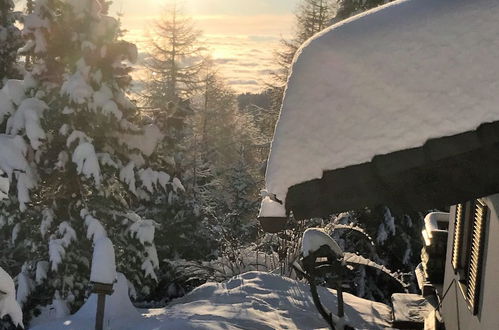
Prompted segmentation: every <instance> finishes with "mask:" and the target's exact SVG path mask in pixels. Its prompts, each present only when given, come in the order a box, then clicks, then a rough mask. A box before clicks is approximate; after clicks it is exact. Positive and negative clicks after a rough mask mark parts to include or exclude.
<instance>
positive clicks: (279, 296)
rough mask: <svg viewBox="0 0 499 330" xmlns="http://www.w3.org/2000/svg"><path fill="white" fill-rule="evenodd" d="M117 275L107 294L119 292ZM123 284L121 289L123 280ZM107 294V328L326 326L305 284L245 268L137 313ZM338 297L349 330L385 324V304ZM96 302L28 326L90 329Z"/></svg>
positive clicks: (329, 294)
mask: <svg viewBox="0 0 499 330" xmlns="http://www.w3.org/2000/svg"><path fill="white" fill-rule="evenodd" d="M120 277H121V276H118V283H117V285H116V287H117V288H116V289H115V293H114V294H113V296H114V295H117V293H118V291H120V292H121V290H119V289H118V287H120V282H121V279H120ZM123 286H124V289H125V290H124V292H125V293H126V283H124V285H123ZM318 291H319V294H320V296H321V301H322V302H323V303H324V305H326V306H328V308H330V309H331V310H336V309H337V307H336V306H337V297H336V292H335V291H334V290H331V289H326V288H323V287H319V288H318ZM113 296H111V297H110V299H109V298H108V299H106V309H105V310H106V315H105V318H106V319H105V322H104V324H105V326H107V327H109V328H111V329H122V330H132V329H157V330H163V329H165V330H166V329H290V330H297V329H328V326H327V324H326V322H325V321H324V320H323V319H322V318H321V317H320V314H319V312H317V310H316V309H315V305H314V303H313V300H312V296H311V294H310V288H309V286H308V285H307V284H305V283H300V282H296V281H294V280H292V279H289V278H286V277H281V276H278V275H273V274H269V273H263V272H256V271H255V272H248V273H245V274H242V275H239V276H236V277H233V278H231V279H230V280H228V281H226V282H223V283H216V282H210V283H206V284H204V285H202V286H200V287H198V288H196V289H194V290H193V291H192V292H190V293H189V294H187V295H186V296H184V297H182V298H179V299H176V300H174V301H173V303H172V304H170V305H169V306H167V307H165V308H158V309H150V310H142V313H143V314H142V316H140V315H139V314H138V313H137V312H135V310H134V309H132V307H133V306H132V307H130V305H131V304H129V300H128V299H127V296H126V295H125V294H123V295H121V296H120V298H116V299H114V298H113ZM92 297H94V298H92ZM343 297H344V300H345V321H346V323H347V324H349V325H351V326H353V327H354V328H355V329H386V328H389V327H390V323H389V320H390V318H391V308H390V307H389V306H387V305H385V304H382V303H377V302H373V301H369V300H365V299H361V298H358V297H355V296H353V295H351V294H348V293H344V294H343ZM96 300H97V299H96V297H95V296H91V297H90V298H89V300H88V301H87V302H86V303H85V305H84V306H83V307H82V308H81V309H80V311H78V312H77V313H76V314H75V315H74V316H70V317H68V318H65V319H61V320H59V321H56V322H52V323H46V324H39V325H38V326H35V327H33V328H32V329H33V330H49V329H50V330H73V329H74V330H76V329H78V330H87V329H93V327H94V323H93V321H94V320H95V306H96ZM108 301H109V302H108ZM114 304H116V307H114ZM108 311H109V314H108ZM115 311H116V312H118V311H119V312H120V313H119V314H114V313H115Z"/></svg>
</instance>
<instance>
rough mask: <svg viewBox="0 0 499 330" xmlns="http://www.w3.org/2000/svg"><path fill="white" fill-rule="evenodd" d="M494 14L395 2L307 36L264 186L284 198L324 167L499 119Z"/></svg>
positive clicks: (450, 3)
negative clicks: (312, 35) (309, 37)
mask: <svg viewBox="0 0 499 330" xmlns="http://www.w3.org/2000/svg"><path fill="white" fill-rule="evenodd" d="M498 16H499V2H498V1H496V0H475V1H469V0H439V1H435V0H406V1H395V2H393V3H392V4H390V5H387V6H383V7H381V8H379V9H376V10H371V11H369V12H367V13H365V14H362V15H358V16H355V17H353V18H351V19H348V20H345V21H343V22H340V23H338V24H336V25H333V26H332V27H330V28H328V29H326V30H324V31H323V32H321V33H319V34H318V35H316V36H314V37H313V38H312V39H310V40H309V41H307V42H306V43H305V44H304V45H303V46H302V48H301V49H300V50H299V51H298V52H297V56H296V57H295V60H294V63H293V66H292V72H291V75H290V77H289V80H288V83H287V88H286V92H285V96H284V99H283V105H282V109H281V114H280V117H279V121H278V123H277V126H276V131H275V135H274V139H273V142H272V146H271V152H270V157H269V162H268V167H267V172H266V187H265V188H266V190H267V191H268V192H269V193H272V194H275V195H276V197H277V199H278V200H281V201H283V202H285V200H286V194H287V191H288V188H289V187H291V186H293V185H296V184H299V183H302V182H306V181H310V180H313V179H318V178H321V177H322V175H323V171H325V170H334V169H340V168H344V167H347V166H351V165H355V164H361V163H365V162H369V161H371V160H372V158H373V157H374V156H376V155H384V154H389V153H392V152H395V151H399V150H405V149H408V148H415V147H420V146H422V145H423V144H424V143H425V142H426V141H427V140H429V139H432V138H438V137H444V136H451V135H455V134H459V133H462V132H466V131H471V130H474V129H476V128H477V127H478V126H479V125H480V124H482V123H487V122H494V121H498V120H499V111H497V104H498V103H499V93H497V90H498V86H499V83H498V80H497V77H498V76H499V66H498V65H497V57H496V56H495V54H496V51H497V33H496V31H497V30H498V28H499V20H498V19H497V17H498ZM462 22H467V23H469V24H462ZM464 77H466V78H464ZM281 208H282V210H281V212H280V213H279V214H284V209H285V206H282V207H281ZM270 209H271V211H272V214H276V213H278V212H276V210H275V209H274V208H270ZM265 212H266V209H265V208H262V213H261V214H260V216H262V217H265V216H267V214H266V213H265ZM272 214H271V215H269V216H272Z"/></svg>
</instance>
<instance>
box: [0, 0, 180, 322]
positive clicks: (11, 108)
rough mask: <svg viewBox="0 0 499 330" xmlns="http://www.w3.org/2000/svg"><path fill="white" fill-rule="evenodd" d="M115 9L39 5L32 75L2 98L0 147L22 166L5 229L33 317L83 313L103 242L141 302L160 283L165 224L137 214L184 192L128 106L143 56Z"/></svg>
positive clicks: (59, 0)
mask: <svg viewBox="0 0 499 330" xmlns="http://www.w3.org/2000/svg"><path fill="white" fill-rule="evenodd" d="M108 6H109V2H107V1H98V0H50V1H47V0H38V1H35V2H34V7H33V12H32V13H31V14H30V15H28V16H27V17H26V18H25V20H24V30H23V34H24V35H25V36H26V38H27V40H28V41H27V42H26V45H25V46H24V47H23V50H22V51H23V52H25V53H28V52H30V53H31V54H32V62H33V63H32V68H31V70H30V72H27V73H26V74H25V76H24V80H22V81H14V80H9V81H7V82H6V87H4V89H3V90H2V91H3V94H1V95H0V96H1V102H0V104H1V105H2V113H5V114H7V117H8V119H7V121H6V125H5V135H2V136H0V141H1V142H2V143H3V145H7V144H8V145H9V146H10V147H11V148H12V149H13V152H17V154H19V157H18V159H19V160H18V163H15V164H12V161H11V160H10V159H8V162H7V165H5V164H3V163H2V162H0V164H1V169H2V172H4V173H7V175H8V176H9V178H10V181H11V189H10V191H9V197H10V198H9V199H8V200H7V201H6V202H4V203H3V204H2V209H3V210H7V209H8V210H10V212H3V214H4V218H5V219H4V220H2V223H7V224H10V225H11V226H12V233H11V238H10V241H11V242H12V241H15V242H16V246H23V247H24V251H23V253H22V258H21V259H19V260H23V266H22V267H21V269H20V275H22V276H18V279H20V278H23V279H25V280H24V282H23V283H24V284H23V288H24V290H22V294H20V296H19V297H18V301H20V302H22V303H23V305H24V307H25V308H26V307H27V306H29V307H30V308H29V309H30V311H33V310H34V309H32V308H31V307H32V306H36V305H44V304H50V303H52V304H56V305H57V306H63V305H67V307H66V310H68V311H69V310H73V311H74V310H75V308H77V307H78V306H79V305H81V303H82V302H83V298H84V297H85V295H86V291H87V283H88V279H89V274H90V269H89V267H90V259H91V251H92V248H91V247H92V243H93V242H94V241H95V240H97V239H98V238H99V237H102V236H108V237H109V238H110V239H111V240H112V242H113V244H114V246H115V251H116V262H117V268H118V270H119V271H121V272H123V273H124V274H125V275H126V276H127V277H128V279H129V280H130V281H131V282H132V283H133V284H134V285H135V287H136V288H137V290H138V291H139V292H140V291H142V292H143V293H144V294H148V293H149V292H150V289H151V287H152V286H153V285H154V283H155V282H156V280H157V275H156V272H157V269H158V266H159V261H158V256H157V252H156V248H155V245H154V234H155V229H156V226H157V223H156V222H155V221H154V220H151V219H146V218H143V217H141V216H139V215H138V213H137V212H135V211H137V208H138V207H139V206H140V201H144V200H149V199H150V198H151V194H153V193H155V192H158V191H161V192H162V193H163V194H167V195H168V193H169V192H170V191H174V190H177V189H178V187H179V186H181V182H180V180H179V179H177V178H175V177H174V176H173V175H170V174H168V173H167V172H165V171H162V169H160V168H151V167H150V162H149V159H150V158H151V157H152V155H153V153H154V151H155V149H156V145H157V143H158V142H159V141H160V140H161V138H162V134H161V132H160V131H159V129H158V127H156V126H155V125H152V124H151V125H148V126H145V127H144V126H142V125H141V120H140V117H139V116H138V110H137V108H136V106H135V104H134V103H133V102H131V100H130V99H129V98H128V96H127V94H126V93H127V90H128V88H129V85H130V82H131V78H130V75H129V73H130V71H131V68H130V65H129V64H127V63H130V62H134V61H135V60H136V59H137V49H136V47H135V46H134V45H132V44H130V43H128V42H125V41H123V40H121V39H120V36H121V32H120V29H119V24H118V22H117V20H116V19H114V18H112V17H110V16H108V14H107V9H108ZM49 31H50V33H49ZM3 140H5V141H7V142H5V143H4V142H3ZM2 154H3V153H2ZM0 158H1V157H0ZM16 159H17V158H16ZM13 205H17V208H14V207H13ZM18 285H21V282H20V283H18ZM34 293H36V294H34ZM61 302H62V304H61ZM54 306H55V305H54ZM68 307H69V308H68ZM63 309H64V308H63ZM28 317H29V316H28Z"/></svg>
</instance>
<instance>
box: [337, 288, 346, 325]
mask: <svg viewBox="0 0 499 330" xmlns="http://www.w3.org/2000/svg"><path fill="white" fill-rule="evenodd" d="M336 293H337V294H338V317H339V318H342V317H344V316H345V307H344V304H343V288H342V286H341V281H338V282H337V283H336Z"/></svg>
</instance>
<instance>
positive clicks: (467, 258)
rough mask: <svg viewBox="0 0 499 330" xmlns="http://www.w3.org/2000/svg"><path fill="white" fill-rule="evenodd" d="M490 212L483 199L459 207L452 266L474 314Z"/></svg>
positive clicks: (455, 222) (455, 225) (457, 208)
mask: <svg viewBox="0 0 499 330" xmlns="http://www.w3.org/2000/svg"><path fill="white" fill-rule="evenodd" d="M488 213H489V211H488V208H487V205H485V203H484V202H483V201H482V200H476V201H473V202H468V203H463V204H459V205H457V206H456V214H455V219H454V238H453V244H452V261H451V263H452V268H453V269H454V272H455V273H456V274H457V275H458V278H459V283H460V284H461V289H462V292H463V295H464V297H465V299H466V301H467V302H468V306H469V307H470V309H471V311H472V312H473V314H476V313H477V312H478V305H479V304H478V303H479V293H480V279H481V275H482V263H483V253H484V251H483V250H484V239H485V227H486V221H487V217H488Z"/></svg>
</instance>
